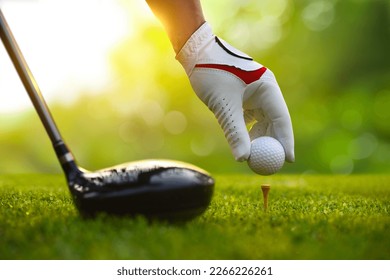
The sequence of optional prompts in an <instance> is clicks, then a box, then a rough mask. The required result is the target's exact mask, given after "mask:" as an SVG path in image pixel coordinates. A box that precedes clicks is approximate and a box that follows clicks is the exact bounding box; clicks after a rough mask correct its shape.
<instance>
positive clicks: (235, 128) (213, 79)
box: [176, 22, 294, 162]
mask: <svg viewBox="0 0 390 280" xmlns="http://www.w3.org/2000/svg"><path fill="white" fill-rule="evenodd" d="M176 59H177V60H178V61H179V62H180V63H181V64H182V66H183V67H184V69H185V71H186V73H187V75H188V77H189V79H190V82H191V85H192V87H193V89H194V91H195V93H196V94H197V95H198V97H199V98H200V99H201V100H202V101H203V102H204V103H205V104H206V105H207V107H208V108H209V109H210V110H211V111H212V112H213V113H214V115H215V117H216V118H217V119H218V122H219V124H220V126H221V128H222V129H223V131H224V133H225V137H226V139H227V141H228V143H229V145H230V148H231V150H232V153H233V155H234V157H235V159H236V160H237V161H244V160H247V159H248V158H249V156H250V147H251V143H250V142H251V140H254V139H255V138H257V137H260V136H271V137H274V138H276V139H278V140H279V142H280V143H281V144H282V145H283V147H284V150H285V153H286V161H289V162H293V161H294V136H293V129H292V124H291V119H290V114H289V112H288V109H287V106H286V103H285V101H284V98H283V95H282V93H281V91H280V88H279V85H278V83H277V82H276V79H275V76H274V74H273V73H272V72H271V71H270V70H269V69H267V68H265V67H264V66H263V65H261V64H259V63H257V62H255V61H253V59H252V58H250V57H249V56H248V55H246V54H245V53H243V52H241V51H239V50H237V49H235V48H233V47H232V46H230V45H229V44H228V43H226V42H225V41H223V40H221V39H219V38H218V37H216V36H215V35H213V33H212V30H211V27H210V26H209V25H208V23H207V22H206V23H204V24H203V25H202V26H201V27H200V28H199V29H198V30H197V31H195V33H194V34H192V36H191V37H190V38H189V39H188V41H187V42H186V43H185V45H184V46H183V48H182V49H181V50H180V52H179V53H178V54H177V56H176ZM253 122H255V123H254V125H253V126H252V128H251V129H250V131H249V133H248V130H247V127H246V125H247V124H248V125H249V124H252V123H253Z"/></svg>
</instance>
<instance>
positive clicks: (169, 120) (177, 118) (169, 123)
mask: <svg viewBox="0 0 390 280" xmlns="http://www.w3.org/2000/svg"><path fill="white" fill-rule="evenodd" d="M164 127H165V128H166V130H167V131H168V132H169V133H171V134H175V135H177V134H181V133H183V132H184V130H185V129H186V128H187V118H186V116H185V115H184V114H183V113H181V112H179V111H171V112H169V113H168V114H166V115H165V117H164Z"/></svg>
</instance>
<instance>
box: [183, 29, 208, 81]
mask: <svg viewBox="0 0 390 280" xmlns="http://www.w3.org/2000/svg"><path fill="white" fill-rule="evenodd" d="M212 38H214V34H213V31H212V29H211V26H210V25H209V24H208V23H207V22H205V23H203V24H202V25H201V26H200V27H199V28H198V29H197V30H196V31H195V32H194V33H193V34H192V35H191V37H190V38H189V39H188V40H187V42H186V43H185V44H184V46H183V47H182V48H181V50H180V51H179V52H178V54H177V55H176V59H177V60H178V61H179V62H180V63H181V65H182V66H183V67H184V70H185V71H186V73H187V75H188V76H190V75H191V72H192V70H193V69H194V67H195V64H196V61H197V58H198V54H199V50H200V49H201V48H202V47H203V46H204V45H206V44H207V42H209V41H210V40H211V39H212Z"/></svg>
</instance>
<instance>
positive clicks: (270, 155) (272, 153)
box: [248, 136, 286, 175]
mask: <svg viewBox="0 0 390 280" xmlns="http://www.w3.org/2000/svg"><path fill="white" fill-rule="evenodd" d="M285 157H286V155H285V153H284V148H283V146H282V144H280V142H279V141H278V140H276V139H275V138H272V137H269V136H263V137H259V138H256V139H255V140H253V141H252V143H251V154H250V156H249V159H248V165H249V167H250V169H252V170H253V172H255V173H257V174H260V175H271V174H274V173H276V172H278V171H279V170H280V168H282V166H283V164H284V160H285Z"/></svg>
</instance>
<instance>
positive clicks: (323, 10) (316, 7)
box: [302, 1, 334, 31]
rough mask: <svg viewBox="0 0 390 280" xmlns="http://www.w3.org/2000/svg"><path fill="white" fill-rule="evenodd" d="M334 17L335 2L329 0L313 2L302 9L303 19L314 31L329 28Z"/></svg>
mask: <svg viewBox="0 0 390 280" xmlns="http://www.w3.org/2000/svg"><path fill="white" fill-rule="evenodd" d="M333 19H334V7H333V3H331V2H329V1H315V2H311V3H310V4H308V5H307V6H306V8H305V9H304V10H303V11H302V20H303V22H304V23H305V25H306V26H307V28H309V29H310V30H313V31H321V30H324V29H325V28H327V27H328V26H329V25H331V23H332V22H333Z"/></svg>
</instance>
